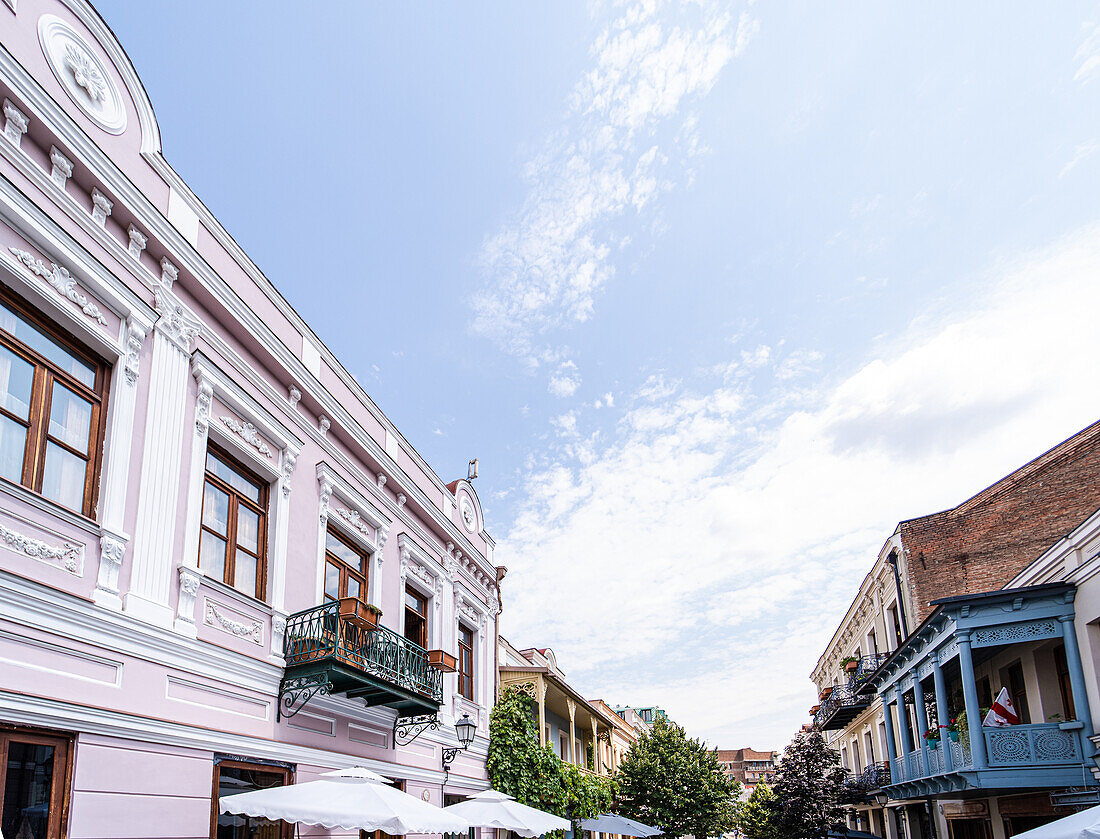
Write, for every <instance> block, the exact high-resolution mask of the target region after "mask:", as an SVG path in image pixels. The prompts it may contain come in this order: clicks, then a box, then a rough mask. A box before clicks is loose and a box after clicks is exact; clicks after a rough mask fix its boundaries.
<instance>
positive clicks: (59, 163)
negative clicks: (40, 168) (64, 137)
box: [50, 146, 73, 189]
mask: <svg viewBox="0 0 1100 839" xmlns="http://www.w3.org/2000/svg"><path fill="white" fill-rule="evenodd" d="M72 176H73V162H72V161H71V160H69V158H67V157H65V155H63V154H62V153H61V152H60V151H58V148H57V146H50V180H52V181H53V182H54V183H55V184H57V185H58V186H59V187H61V188H62V189H64V188H65V184H66V183H68V180H69V178H71V177H72Z"/></svg>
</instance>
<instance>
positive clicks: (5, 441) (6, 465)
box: [0, 417, 27, 483]
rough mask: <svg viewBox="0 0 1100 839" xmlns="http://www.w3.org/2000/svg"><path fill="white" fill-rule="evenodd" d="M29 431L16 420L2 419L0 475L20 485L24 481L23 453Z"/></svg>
mask: <svg viewBox="0 0 1100 839" xmlns="http://www.w3.org/2000/svg"><path fill="white" fill-rule="evenodd" d="M26 445H27V429H25V428H24V427H23V426H21V425H20V424H19V423H17V422H16V421H15V420H12V419H8V418H7V417H0V475H3V476H4V477H5V478H7V479H8V480H9V481H15V482H16V483H18V482H19V481H21V480H22V479H23V451H24V449H25V448H26Z"/></svg>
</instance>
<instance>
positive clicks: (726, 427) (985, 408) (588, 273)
mask: <svg viewBox="0 0 1100 839" xmlns="http://www.w3.org/2000/svg"><path fill="white" fill-rule="evenodd" d="M98 5H99V8H100V9H101V11H102V13H103V14H104V16H105V18H106V19H107V21H108V22H109V23H110V25H111V26H112V28H113V29H114V30H115V32H116V34H117V35H118V36H119V38H120V39H121V41H122V43H123V45H124V46H125V47H126V49H127V51H128V52H129V54H130V56H131V58H132V59H133V61H134V63H135V65H136V66H137V68H138V72H139V74H140V75H141V77H142V79H143V80H144V82H145V84H146V87H147V88H148V90H149V93H150V96H151V97H152V100H153V105H154V108H155V109H156V112H157V116H158V118H159V120H160V124H161V130H162V134H163V138H164V150H165V155H166V156H167V158H168V159H169V161H170V162H171V163H172V164H173V165H174V166H175V167H176V169H177V170H178V171H179V172H180V173H181V174H182V175H183V176H184V178H186V179H187V181H188V182H189V183H190V184H191V186H192V187H193V188H194V189H195V190H196V192H197V193H198V194H199V196H200V197H202V198H203V200H204V201H206V203H207V204H208V206H210V208H211V209H212V210H213V211H214V213H215V214H216V215H217V216H218V217H219V218H220V219H221V221H222V223H223V224H224V225H225V226H226V227H227V229H228V230H229V231H230V232H231V233H232V234H233V235H234V236H235V237H236V238H237V240H238V241H239V242H240V243H241V244H242V245H243V246H244V247H245V248H246V249H247V250H248V252H249V253H250V254H251V256H252V257H253V258H254V259H255V260H256V262H257V263H258V264H259V265H260V266H261V267H262V268H263V269H264V270H265V272H266V273H267V274H268V276H269V277H270V278H271V279H272V280H273V281H274V282H275V284H276V285H277V286H278V287H279V288H280V289H281V290H282V291H283V293H284V294H285V295H286V297H287V298H288V299H289V300H290V301H291V303H292V304H293V305H294V306H295V307H296V308H297V309H298V310H299V311H300V312H301V313H302V315H303V316H304V317H305V318H306V319H307V320H308V321H309V322H310V323H311V324H312V325H313V326H314V328H315V329H316V331H317V332H318V334H319V335H320V336H321V337H322V338H323V339H324V340H325V341H326V342H327V343H328V345H329V346H330V347H331V348H332V349H333V350H334V351H335V352H336V354H337V355H338V356H339V357H340V358H341V359H342V360H343V361H344V362H345V364H346V365H347V367H348V368H349V369H350V370H351V371H352V372H353V373H354V374H355V375H356V376H357V377H358V378H359V380H360V382H361V383H362V384H363V385H364V386H365V387H366V388H367V390H368V392H370V393H371V395H372V396H373V397H374V398H375V400H376V401H377V402H378V403H379V404H380V405H381V407H382V408H383V409H384V410H385V411H386V412H387V413H388V414H389V415H390V416H391V417H392V418H393V419H394V420H395V422H397V423H398V425H399V427H400V428H401V429H402V430H403V431H404V433H405V434H406V436H407V437H408V438H409V439H410V440H411V441H412V442H413V443H414V445H416V446H417V447H418V449H419V450H420V451H421V452H422V453H423V454H424V455H425V456H426V457H427V458H428V460H429V462H431V463H432V464H433V465H434V466H435V467H436V468H437V470H438V471H439V473H440V474H441V475H442V476H443V477H444V478H445V479H450V478H453V477H456V476H459V475H461V474H464V472H465V463H466V461H467V460H468V459H470V458H471V457H474V456H477V457H479V458H480V459H481V478H480V479H479V480H478V484H477V486H478V491H479V493H480V495H481V497H482V501H483V503H484V504H485V507H486V509H487V513H488V521H489V525H490V528H491V530H492V532H493V533H494V535H495V537H496V538H497V540H498V544H499V550H498V554H497V560H498V561H500V562H502V563H504V564H506V565H508V566H509V568H510V573H509V577H508V579H507V581H506V583H505V596H506V612H505V615H504V617H503V630H504V632H505V634H507V635H508V636H509V637H510V638H511V640H513V641H515V642H516V643H518V644H520V645H521V646H533V645H537V646H546V645H549V646H552V647H554V648H555V650H556V651H557V653H558V656H559V660H560V661H561V662H562V664H563V666H564V668H565V669H566V672H567V674H568V675H569V677H570V679H571V680H572V681H574V682H575V683H576V684H577V685H578V686H579V687H581V688H582V689H583V690H584V691H585V692H586V693H588V694H589V695H591V696H593V697H595V696H600V697H602V698H604V699H606V700H608V701H610V702H613V703H634V704H651V703H657V704H662V705H664V706H665V707H666V708H668V710H669V711H670V713H671V714H672V715H673V717H674V718H676V719H677V720H679V721H681V722H683V723H684V724H686V725H687V727H688V728H689V730H690V731H691V733H693V734H696V735H700V736H705V737H706V738H707V739H708V741H709V742H711V743H712V744H714V745H720V746H722V747H725V748H736V747H740V746H749V745H751V746H754V747H757V748H762V747H775V746H780V745H782V744H784V743H785V742H786V741H787V740H788V738H789V737H790V735H791V734H792V733H793V732H794V730H796V729H797V727H798V726H799V725H800V724H801V723H802V722H803V721H805V719H806V709H807V708H808V707H809V705H810V704H811V703H812V700H813V691H812V688H811V686H810V685H809V682H808V679H807V674H808V673H809V671H810V669H811V668H812V666H813V664H814V662H815V661H816V658H817V655H818V654H819V653H820V652H821V651H822V650H823V648H824V646H825V644H826V642H827V640H828V638H829V635H830V634H831V632H832V629H833V628H834V627H835V625H836V622H837V620H838V619H839V617H840V616H841V615H842V614H843V611H844V609H845V608H846V606H847V604H848V602H849V600H850V598H851V596H852V595H853V593H854V591H855V589H856V587H857V586H858V583H859V580H860V579H861V578H862V575H863V574H864V573H865V572H866V570H867V569H868V568H869V567H870V565H871V563H872V562H873V559H874V556H875V555H876V553H877V550H878V548H879V547H880V546H881V545H882V543H883V542H884V541H885V540H886V538H887V537H888V536H889V535H890V533H891V532H892V530H893V527H894V524H895V523H896V522H897V521H898V520H900V519H903V518H908V517H912V516H917V515H922V514H924V513H928V512H932V511H935V510H937V509H941V508H943V507H946V506H951V505H954V504H956V503H958V502H960V501H962V500H963V499H965V498H966V497H967V496H969V495H971V494H973V493H974V492H976V491H978V490H980V489H981V488H982V487H984V486H986V485H987V484H989V483H991V482H992V481H994V480H996V479H997V478H998V477H999V476H1001V475H1002V474H1004V473H1006V472H1008V471H1010V470H1011V469H1012V468H1014V467H1015V466H1016V465H1019V464H1020V463H1022V462H1024V461H1026V460H1027V459H1029V458H1030V457H1032V456H1034V455H1036V454H1038V453H1039V452H1041V451H1042V450H1044V449H1046V448H1048V447H1050V446H1051V445H1053V444H1055V443H1057V442H1058V441H1059V440H1061V439H1063V438H1064V437H1066V436H1068V435H1069V434H1071V433H1073V432H1074V431H1075V430H1077V429H1078V428H1080V427H1082V426H1084V425H1086V424H1088V423H1089V422H1091V421H1093V420H1095V419H1096V418H1097V417H1098V415H1100V411H1098V400H1097V397H1096V392H1095V385H1094V383H1095V371H1094V366H1095V365H1094V362H1093V361H1092V359H1094V358H1095V356H1096V352H1097V350H1098V349H1100V339H1098V338H1097V330H1096V325H1095V318H1094V317H1093V316H1092V313H1093V312H1095V311H1097V306H1098V305H1100V284H1098V283H1097V280H1098V277H1100V228H1098V227H1097V226H1096V225H1097V222H1098V221H1100V219H1098V217H1097V216H1098V212H1097V209H1098V207H1097V197H1096V196H1097V195H1098V187H1100V154H1097V152H1098V151H1100V107H1098V106H1100V101H1098V99H1100V13H1098V11H1097V9H1096V7H1095V5H1092V4H1084V3H1063V4H1058V5H1056V6H1034V5H1028V4H1022V3H1021V4H1011V5H1008V6H1006V5H1004V4H972V5H965V6H962V7H960V6H959V5H958V4H939V5H937V4H932V5H929V4H925V5H923V6H920V7H919V8H917V7H909V6H905V5H902V4H860V5H857V4H851V3H835V4H828V5H827V6H812V5H806V4H758V5H754V4H724V3H719V2H714V1H713V0H699V1H698V2H673V1H672V0H668V1H667V2H666V1H665V0H623V1H622V2H593V3H590V4H584V3H556V2H555V3H550V2H543V3H523V4H507V3H499V4H488V3H472V4H457V3H452V4H430V5H429V4H424V5H420V6H413V5H411V4H405V3H390V4H382V3H377V4H359V3H345V4H340V3H335V4H328V5H327V6H326V7H325V9H324V11H323V12H318V13H316V14H314V13H312V12H311V10H310V7H309V6H308V5H306V6H303V5H302V4H297V3H296V4H289V3H287V4H281V5H280V4H273V3H258V2H252V3H237V4H226V3H215V2H193V3H189V4H167V3H164V4H147V5H145V6H143V7H142V11H141V14H135V13H134V11H133V7H132V4H130V3H127V2H122V0H112V2H106V0H104V1H103V2H100V3H99V4H98Z"/></svg>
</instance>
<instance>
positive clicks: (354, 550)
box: [325, 528, 370, 603]
mask: <svg viewBox="0 0 1100 839" xmlns="http://www.w3.org/2000/svg"><path fill="white" fill-rule="evenodd" d="M369 572H370V555H369V554H368V553H367V552H366V551H364V550H362V549H361V548H358V547H356V546H355V545H353V544H352V543H351V542H350V541H348V539H346V538H345V537H344V536H342V535H341V534H340V533H337V532H336V531H334V530H332V529H331V528H330V529H329V530H328V532H327V533H326V534H325V600H326V601H329V600H339V599H340V598H341V597H355V598H357V599H359V600H362V601H363V602H364V603H366V602H367V575H368V574H369Z"/></svg>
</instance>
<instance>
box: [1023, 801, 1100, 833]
mask: <svg viewBox="0 0 1100 839" xmlns="http://www.w3.org/2000/svg"><path fill="white" fill-rule="evenodd" d="M1013 839H1100V807H1089V809H1087V810H1082V811H1081V812H1080V813H1074V814H1073V815H1072V816H1066V817H1065V818H1064V819H1058V821H1056V822H1051V823H1050V824H1044V825H1043V826H1042V827H1037V828H1035V829H1034V830H1025V831H1024V832H1023V833H1017V834H1016V835H1015V836H1014V837H1013Z"/></svg>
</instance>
